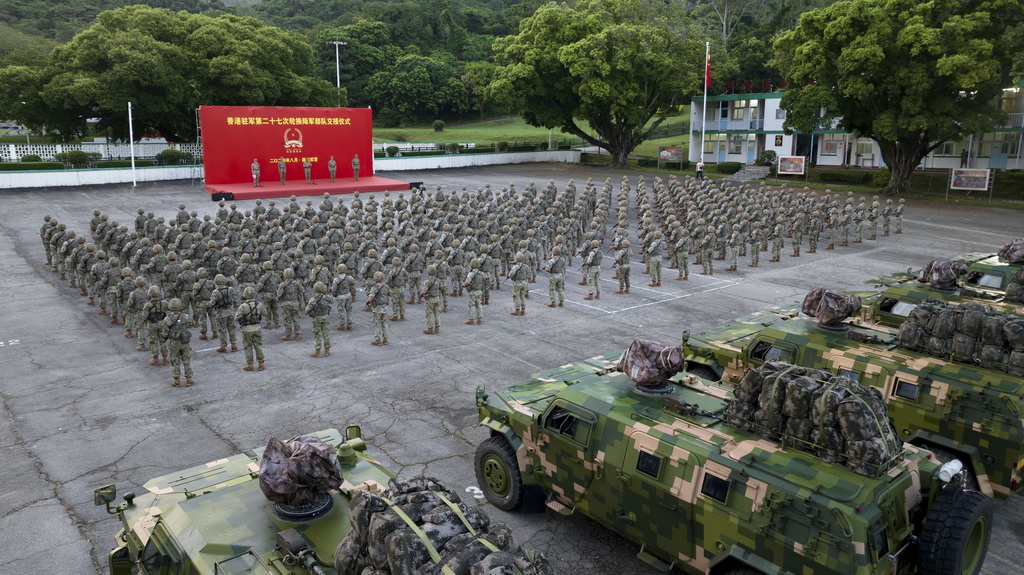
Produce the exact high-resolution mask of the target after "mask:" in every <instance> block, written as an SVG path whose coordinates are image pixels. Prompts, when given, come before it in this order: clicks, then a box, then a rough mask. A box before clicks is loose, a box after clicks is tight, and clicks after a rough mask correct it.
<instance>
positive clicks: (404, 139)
mask: <svg viewBox="0 0 1024 575" xmlns="http://www.w3.org/2000/svg"><path fill="white" fill-rule="evenodd" d="M391 139H392V140H394V141H396V142H408V141H409V136H408V135H407V134H403V133H401V132H399V133H397V134H395V135H394V136H392V138H391Z"/></svg>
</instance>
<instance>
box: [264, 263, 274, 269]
mask: <svg viewBox="0 0 1024 575" xmlns="http://www.w3.org/2000/svg"><path fill="white" fill-rule="evenodd" d="M263 269H265V270H272V269H274V264H272V263H270V262H263Z"/></svg>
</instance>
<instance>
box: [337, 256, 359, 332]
mask: <svg viewBox="0 0 1024 575" xmlns="http://www.w3.org/2000/svg"><path fill="white" fill-rule="evenodd" d="M337 270H338V275H337V276H335V278H334V281H333V282H332V283H331V293H332V294H334V299H335V301H337V302H338V317H339V323H338V331H346V330H351V329H352V300H354V299H355V297H356V278H354V277H352V276H350V275H348V266H346V265H345V264H338V267H337Z"/></svg>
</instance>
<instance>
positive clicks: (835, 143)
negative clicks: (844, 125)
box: [821, 134, 846, 156]
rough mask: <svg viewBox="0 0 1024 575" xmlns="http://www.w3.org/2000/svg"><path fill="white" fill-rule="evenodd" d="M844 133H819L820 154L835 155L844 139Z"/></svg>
mask: <svg viewBox="0 0 1024 575" xmlns="http://www.w3.org/2000/svg"><path fill="white" fill-rule="evenodd" d="M845 138H846V137H845V135H844V134H822V135H821V155H822V156H835V155H838V154H839V145H840V144H841V143H842V142H843V140H844V139H845Z"/></svg>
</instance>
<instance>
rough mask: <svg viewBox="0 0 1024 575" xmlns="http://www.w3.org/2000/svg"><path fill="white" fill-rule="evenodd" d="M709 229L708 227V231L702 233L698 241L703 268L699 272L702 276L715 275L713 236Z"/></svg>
mask: <svg viewBox="0 0 1024 575" xmlns="http://www.w3.org/2000/svg"><path fill="white" fill-rule="evenodd" d="M711 229H712V228H710V227H709V228H708V233H706V234H704V238H703V239H701V241H700V264H701V267H703V268H704V269H702V270H701V272H700V275H702V276H713V275H715V254H714V249H715V236H714V235H712V233H711Z"/></svg>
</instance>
